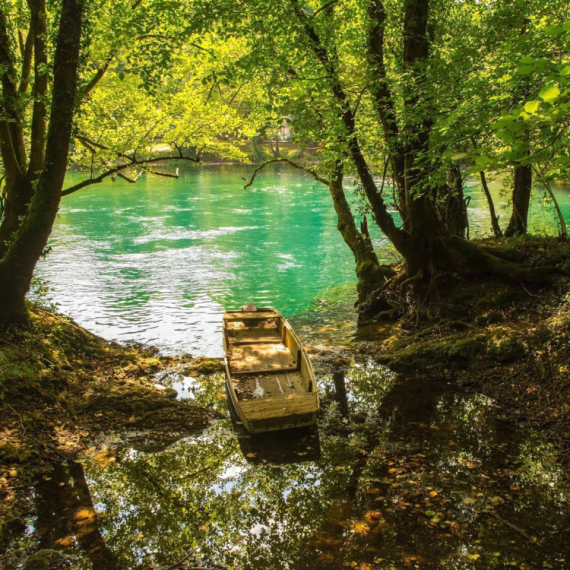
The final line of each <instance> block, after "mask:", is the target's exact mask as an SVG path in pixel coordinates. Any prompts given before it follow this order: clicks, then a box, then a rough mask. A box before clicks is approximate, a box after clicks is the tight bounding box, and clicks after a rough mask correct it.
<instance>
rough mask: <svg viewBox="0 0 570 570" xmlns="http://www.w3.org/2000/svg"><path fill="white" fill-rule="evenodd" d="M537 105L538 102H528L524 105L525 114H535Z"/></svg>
mask: <svg viewBox="0 0 570 570" xmlns="http://www.w3.org/2000/svg"><path fill="white" fill-rule="evenodd" d="M539 105H540V101H528V102H527V103H525V106H524V110H525V111H526V112H527V113H530V114H533V113H536V111H537V109H538V106H539Z"/></svg>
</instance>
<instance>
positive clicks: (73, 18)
mask: <svg viewBox="0 0 570 570" xmlns="http://www.w3.org/2000/svg"><path fill="white" fill-rule="evenodd" d="M82 17H83V3H82V2H80V0H63V3H62V8H61V16H60V22H59V30H58V36H57V43H56V49H55V57H54V72H53V95H52V105H51V115H50V125H49V130H48V135H47V141H46V153H45V165H44V167H43V169H42V171H41V173H40V176H39V179H38V181H37V188H36V191H35V194H34V197H33V199H32V202H31V205H30V210H29V213H28V215H27V216H26V219H25V221H24V223H23V224H22V227H21V229H20V230H19V232H18V234H17V236H16V237H15V239H14V240H13V241H12V243H11V245H10V248H9V249H8V251H7V253H6V255H5V256H4V258H3V259H2V261H0V326H1V327H6V326H8V325H10V324H16V323H25V322H26V321H27V313H26V307H25V299H26V295H27V293H28V291H29V289H30V284H31V281H32V276H33V273H34V269H35V267H36V264H37V262H38V260H39V259H40V257H41V255H42V252H43V250H44V248H45V247H46V245H47V241H48V238H49V236H50V233H51V230H52V227H53V224H54V221H55V218H56V215H57V211H58V209H59V202H60V199H61V189H62V187H63V181H64V178H65V172H66V169H67V157H68V154H69V143H70V140H71V129H72V124H73V115H74V110H75V94H76V91H77V66H78V60H79V51H80V41H81V27H82Z"/></svg>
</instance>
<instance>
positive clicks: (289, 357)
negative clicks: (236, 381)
mask: <svg viewBox="0 0 570 570" xmlns="http://www.w3.org/2000/svg"><path fill="white" fill-rule="evenodd" d="M298 358H299V355H298V354H291V351H290V350H289V349H288V348H287V347H286V346H285V345H283V344H282V343H281V342H280V341H279V342H268V343H263V344H238V345H231V354H230V359H229V361H230V368H231V371H232V372H236V373H238V374H239V373H246V372H247V373H261V372H277V371H279V370H285V371H294V370H296V369H297V364H298Z"/></svg>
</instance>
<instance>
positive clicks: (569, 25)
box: [562, 20, 570, 32]
mask: <svg viewBox="0 0 570 570" xmlns="http://www.w3.org/2000/svg"><path fill="white" fill-rule="evenodd" d="M562 29H563V30H564V31H566V32H570V20H568V21H567V22H564V24H562Z"/></svg>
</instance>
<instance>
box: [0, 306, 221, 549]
mask: <svg viewBox="0 0 570 570" xmlns="http://www.w3.org/2000/svg"><path fill="white" fill-rule="evenodd" d="M217 365H218V367H219V366H220V363H219V361H218V362H217ZM183 366H188V367H190V366H198V367H200V366H201V367H202V368H204V367H205V366H204V365H203V361H202V360H199V361H198V362H197V361H194V360H192V358H191V357H188V358H177V357H157V356H156V354H154V353H153V352H152V351H149V350H144V349H141V348H138V347H125V346H121V345H119V344H116V343H109V342H107V341H105V340H103V339H101V338H99V337H97V336H94V335H92V334H90V333H88V332H87V331H85V330H84V329H82V328H81V327H79V326H78V325H77V324H75V323H74V322H73V321H71V320H70V319H68V318H66V317H63V316H61V315H57V314H54V313H51V312H48V311H45V310H43V309H41V308H39V307H37V306H30V327H29V328H27V329H26V330H12V331H8V333H5V334H3V335H0V416H1V417H2V425H1V426H0V427H1V431H0V497H1V500H0V543H1V542H3V540H5V539H6V538H8V537H9V535H10V534H11V532H14V531H15V530H16V528H17V527H18V526H20V527H21V525H22V519H21V516H22V514H23V513H25V512H26V509H27V499H26V498H27V492H26V489H27V488H28V487H29V485H30V483H31V482H32V481H33V480H34V479H35V478H36V477H38V476H40V475H41V474H42V473H45V472H47V471H49V470H50V469H51V467H50V465H52V464H53V462H54V461H56V462H58V461H65V460H67V459H73V458H75V457H77V456H78V455H79V454H81V453H82V452H83V451H84V450H85V448H86V447H89V446H90V445H91V444H92V442H93V438H94V437H95V436H98V435H100V434H102V433H111V432H112V433H115V434H117V433H119V434H120V433H126V432H128V433H129V437H131V438H134V439H135V440H136V439H137V438H139V439H141V440H144V441H145V442H148V441H152V442H157V441H161V440H165V439H166V440H170V439H173V438H176V437H180V434H182V433H188V432H191V431H194V430H197V429H202V428H203V427H204V426H205V425H206V424H207V423H208V421H209V419H210V418H211V417H212V415H213V413H212V411H211V410H206V409H202V408H197V407H193V406H191V405H189V404H187V403H184V402H179V401H176V400H172V399H171V398H172V396H173V394H172V392H171V391H169V390H168V389H164V388H163V387H161V386H160V385H159V384H156V383H155V382H154V381H153V380H152V376H153V375H154V374H155V373H157V372H159V371H161V370H164V369H168V368H170V367H175V368H180V367H183ZM209 367H210V368H213V367H214V364H213V363H212V362H209ZM200 371H201V372H202V373H203V372H204V371H203V370H200Z"/></svg>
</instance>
